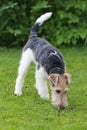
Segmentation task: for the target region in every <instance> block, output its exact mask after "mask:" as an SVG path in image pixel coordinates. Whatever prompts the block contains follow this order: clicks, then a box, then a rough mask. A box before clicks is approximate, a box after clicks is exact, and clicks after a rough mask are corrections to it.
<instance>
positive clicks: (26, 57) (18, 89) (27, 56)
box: [14, 49, 34, 95]
mask: <svg viewBox="0 0 87 130" xmlns="http://www.w3.org/2000/svg"><path fill="white" fill-rule="evenodd" d="M32 60H34V56H33V53H32V50H31V49H27V50H26V51H25V52H23V54H22V58H21V61H20V66H19V69H18V77H17V79H16V85H15V92H14V93H15V94H16V95H21V94H22V88H23V83H24V78H25V75H26V73H27V70H28V67H29V65H30V63H31V62H32Z"/></svg>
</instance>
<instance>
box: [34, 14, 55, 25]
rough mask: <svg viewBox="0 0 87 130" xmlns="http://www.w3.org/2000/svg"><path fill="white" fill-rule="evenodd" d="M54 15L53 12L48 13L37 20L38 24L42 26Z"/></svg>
mask: <svg viewBox="0 0 87 130" xmlns="http://www.w3.org/2000/svg"><path fill="white" fill-rule="evenodd" d="M51 15H52V12H48V13H45V14H43V15H41V16H40V17H39V18H38V19H37V20H36V23H40V25H42V24H43V22H44V21H46V20H47V19H49V18H50V17H51Z"/></svg>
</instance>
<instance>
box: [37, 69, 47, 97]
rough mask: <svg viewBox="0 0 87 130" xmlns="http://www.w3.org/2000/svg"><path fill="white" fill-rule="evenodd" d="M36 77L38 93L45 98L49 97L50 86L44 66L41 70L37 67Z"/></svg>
mask: <svg viewBox="0 0 87 130" xmlns="http://www.w3.org/2000/svg"><path fill="white" fill-rule="evenodd" d="M35 78H36V85H35V87H36V89H37V90H38V94H39V95H40V97H41V98H43V99H49V94H48V87H47V83H46V79H45V71H44V69H43V68H42V67H41V68H40V69H39V70H38V69H36V75H35Z"/></svg>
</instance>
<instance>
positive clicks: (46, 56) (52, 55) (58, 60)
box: [24, 13, 65, 74]
mask: <svg viewBox="0 0 87 130" xmlns="http://www.w3.org/2000/svg"><path fill="white" fill-rule="evenodd" d="M47 15H48V18H49V17H50V16H51V15H52V14H51V13H47ZM45 16H46V14H45ZM43 17H44V15H43ZM43 17H42V16H41V19H42V21H44V19H43ZM44 18H45V17H44ZM46 18H47V17H46ZM41 19H40V18H38V19H37V21H36V22H35V24H34V25H33V27H32V29H31V32H30V37H29V40H28V42H27V44H26V45H25V47H24V51H25V50H26V49H28V48H30V49H31V50H32V52H33V54H34V57H35V61H36V62H37V63H38V68H39V67H40V66H43V67H44V69H45V70H46V72H47V73H48V74H50V73H60V74H62V73H64V71H65V68H64V60H63V57H62V55H61V53H60V52H59V50H57V49H56V48H55V47H53V46H52V45H51V44H50V43H49V42H48V41H47V40H45V39H42V38H40V37H38V35H37V32H38V29H39V27H40V25H41V24H42V23H43V22H42V21H41ZM45 20H46V19H45Z"/></svg>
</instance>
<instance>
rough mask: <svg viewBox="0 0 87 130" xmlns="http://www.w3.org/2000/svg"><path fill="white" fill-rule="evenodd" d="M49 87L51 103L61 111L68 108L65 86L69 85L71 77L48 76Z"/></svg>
mask: <svg viewBox="0 0 87 130" xmlns="http://www.w3.org/2000/svg"><path fill="white" fill-rule="evenodd" d="M49 81H50V87H51V90H52V103H53V105H56V106H58V109H59V110H60V109H63V108H65V107H66V106H68V102H67V92H68V87H67V84H70V83H71V75H70V74H68V73H64V74H50V75H49Z"/></svg>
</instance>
